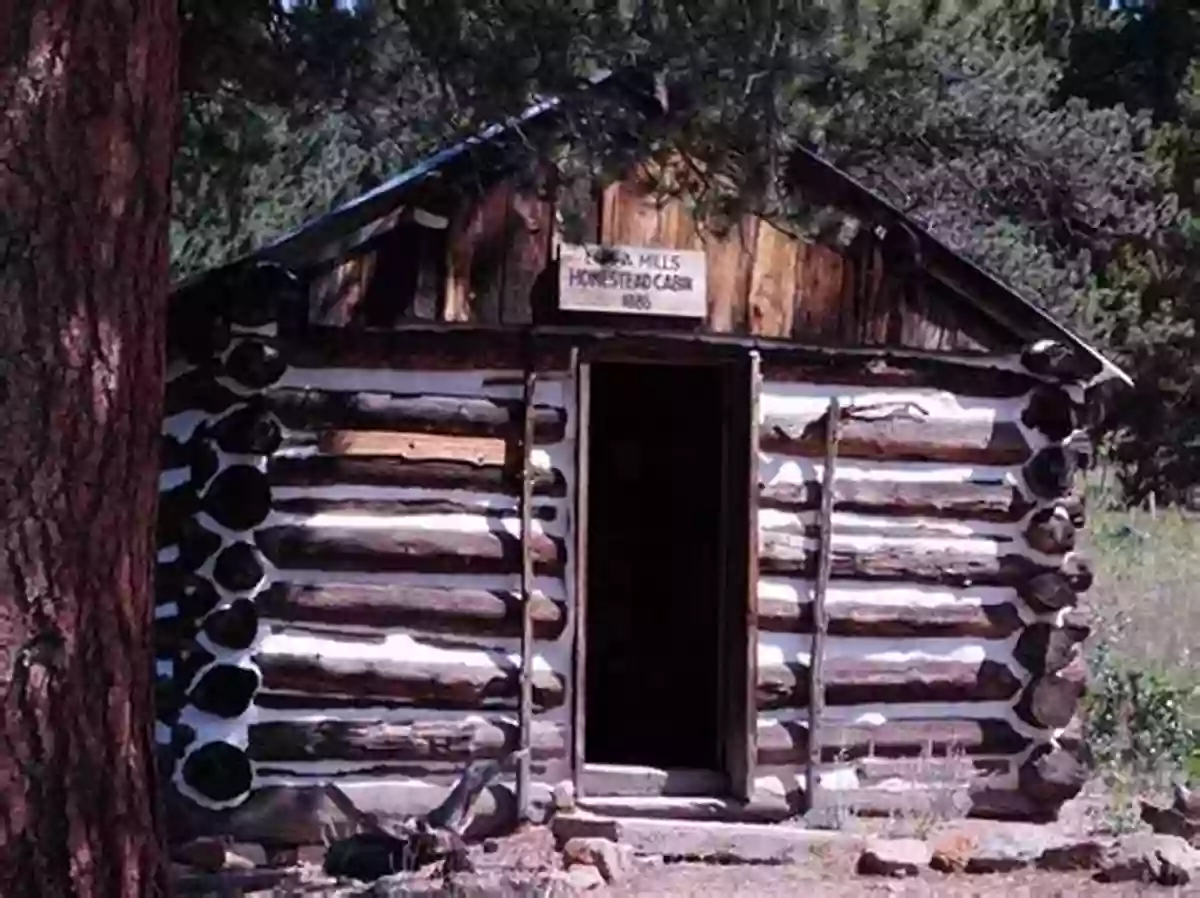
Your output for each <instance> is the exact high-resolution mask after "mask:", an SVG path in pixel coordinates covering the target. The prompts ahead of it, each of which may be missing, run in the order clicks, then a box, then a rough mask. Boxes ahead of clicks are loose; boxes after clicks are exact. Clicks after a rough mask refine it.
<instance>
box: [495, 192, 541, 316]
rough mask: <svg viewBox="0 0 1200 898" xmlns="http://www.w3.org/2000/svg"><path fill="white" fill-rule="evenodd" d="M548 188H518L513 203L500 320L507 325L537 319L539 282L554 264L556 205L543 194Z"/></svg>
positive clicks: (511, 200) (510, 210) (510, 211)
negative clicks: (551, 258)
mask: <svg viewBox="0 0 1200 898" xmlns="http://www.w3.org/2000/svg"><path fill="white" fill-rule="evenodd" d="M543 186H544V185H530V186H528V187H518V188H517V189H514V190H513V192H512V196H511V199H510V201H509V213H508V214H509V230H510V234H509V240H508V258H507V259H506V260H505V263H504V295H503V296H502V298H501V301H500V317H501V320H502V321H503V322H504V323H505V324H527V323H529V322H530V321H532V320H533V317H534V308H535V306H537V305H538V304H539V302H538V301H539V300H540V299H541V297H535V295H534V294H535V290H537V287H538V284H539V281H541V280H543V278H544V275H545V272H546V269H547V266H548V265H549V264H550V240H551V236H552V230H553V226H554V221H553V218H554V213H553V206H552V204H551V203H550V201H549V200H548V199H547V198H546V197H545V196H544V195H543V193H542V192H541V191H542V188H543Z"/></svg>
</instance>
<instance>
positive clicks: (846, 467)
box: [156, 122, 1127, 844]
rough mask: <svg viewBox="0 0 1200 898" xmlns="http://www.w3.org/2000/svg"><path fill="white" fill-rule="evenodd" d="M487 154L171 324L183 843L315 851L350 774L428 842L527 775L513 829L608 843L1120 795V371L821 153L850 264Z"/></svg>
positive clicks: (820, 195) (273, 251)
mask: <svg viewBox="0 0 1200 898" xmlns="http://www.w3.org/2000/svg"><path fill="white" fill-rule="evenodd" d="M527 125H531V123H528V122H527ZM496 140H499V141H500V142H501V143H500V146H501V148H503V142H502V135H501V137H500V138H496ZM491 146H492V145H491V144H489V143H488V142H487V141H483V142H476V143H474V144H468V145H464V146H463V147H457V148H454V149H452V150H450V151H447V152H444V153H442V154H439V156H438V157H435V158H434V159H433V160H431V161H430V162H429V163H427V164H424V165H422V166H419V167H418V168H417V169H415V170H413V171H411V172H407V173H405V174H403V175H401V176H399V177H398V178H396V179H395V180H394V181H392V182H389V183H387V184H385V185H383V186H382V187H380V188H378V189H377V190H375V191H373V192H372V193H370V194H368V195H366V196H364V197H362V198H360V199H359V200H356V201H354V202H352V203H350V204H348V205H347V206H345V207H344V208H341V209H339V210H337V211H335V212H333V213H332V214H330V215H327V216H325V217H324V218H322V219H319V220H317V221H315V222H314V223H312V224H311V225H310V226H308V227H306V228H303V229H301V230H300V231H298V232H297V233H295V234H293V235H291V236H289V237H288V238H286V239H284V240H282V241H280V242H279V243H277V244H275V245H273V246H271V247H269V248H267V249H266V250H264V251H262V252H261V253H259V254H257V255H256V256H254V257H252V258H250V259H247V260H245V261H243V262H241V263H238V264H236V265H233V266H230V267H229V268H226V269H222V270H218V271H213V272H210V273H208V274H206V275H204V276H201V277H198V278H196V279H194V280H193V281H191V282H190V283H188V284H186V285H184V286H183V287H182V288H181V289H180V290H179V291H178V292H177V295H176V296H175V297H174V299H173V306H172V325H171V341H170V342H171V368H170V371H171V373H170V379H169V383H168V387H167V396H166V419H165V424H164V430H163V455H162V467H163V471H162V498H161V511H160V526H159V540H160V543H161V546H160V552H159V567H158V578H157V582H158V608H157V613H156V624H157V635H158V643H157V644H158V674H159V680H158V685H159V700H158V716H159V721H160V725H159V736H160V741H161V743H162V757H163V762H164V765H165V767H166V769H167V770H168V771H169V774H170V777H171V784H172V788H171V793H172V801H173V803H174V807H175V810H174V812H173V813H172V815H171V821H172V824H173V825H174V826H176V827H178V828H179V829H180V830H181V831H187V832H199V831H208V832H222V833H229V834H233V835H235V836H237V837H239V838H243V839H253V840H258V841H264V842H270V843H283V844H296V843H307V842H312V841H316V840H317V839H319V837H320V832H321V829H320V828H321V826H322V825H323V824H325V823H328V822H329V820H330V819H332V818H333V817H336V813H334V812H333V811H331V809H330V806H329V804H328V802H327V800H326V797H325V795H324V793H323V792H322V789H321V784H323V783H326V782H334V783H337V784H338V785H339V786H340V787H341V788H342V789H343V790H344V791H345V793H346V794H347V795H348V796H349V797H350V798H351V799H352V801H353V802H355V803H356V804H357V805H358V806H359V808H360V809H362V810H364V811H369V812H374V813H378V814H381V815H383V816H385V817H386V816H388V815H404V814H408V813H412V812H414V811H420V810H422V809H427V808H429V807H431V806H433V805H434V804H435V803H436V802H437V801H438V800H439V799H440V798H441V797H442V795H443V794H444V791H445V789H446V787H447V785H448V784H450V783H451V782H452V781H453V780H454V778H455V777H456V775H457V773H458V772H459V771H460V770H461V768H462V766H463V764H464V763H465V762H467V761H469V760H471V759H477V758H490V757H499V756H502V755H504V754H505V753H508V752H511V751H513V750H515V749H517V748H519V747H521V746H522V745H525V746H527V747H528V748H529V755H528V758H529V760H528V763H527V768H526V770H525V771H524V772H523V771H522V764H521V763H520V762H519V761H516V760H514V761H513V764H512V765H511V766H512V772H511V774H509V775H507V777H506V778H505V779H504V780H503V782H502V784H501V785H500V786H498V787H496V788H493V789H492V791H491V793H490V794H488V795H486V796H485V797H484V799H483V801H482V802H481V805H480V814H481V816H480V817H479V820H480V821H481V822H483V823H486V822H487V821H489V820H491V819H495V817H496V815H498V814H502V813H503V814H510V813H511V812H512V810H513V807H514V805H513V800H514V799H513V792H512V791H511V790H512V787H513V784H514V783H515V782H516V781H517V780H518V779H520V780H521V781H522V782H521V790H520V791H522V792H523V793H524V794H523V795H522V797H523V798H526V797H527V800H528V803H529V804H528V806H529V808H530V809H531V810H532V812H535V813H542V812H544V811H545V810H546V809H547V808H548V807H549V806H550V804H551V795H552V794H553V791H554V789H555V787H556V786H558V785H559V784H561V783H563V782H567V781H569V782H572V783H573V784H574V786H575V790H576V795H577V806H578V808H579V809H582V810H586V811H592V812H597V813H605V814H640V813H653V814H659V815H662V814H666V815H673V814H677V815H680V816H684V815H701V816H707V817H714V816H729V817H741V818H752V819H768V820H769V819H783V818H787V817H790V816H795V815H797V814H800V813H803V812H804V811H805V810H806V808H808V807H809V806H810V804H822V803H824V804H830V803H836V804H837V805H838V806H842V807H849V808H852V809H857V810H858V811H860V812H862V813H890V812H894V811H901V812H902V811H904V810H906V809H910V808H920V807H921V806H922V803H926V804H927V803H929V802H931V801H942V800H943V799H945V800H949V801H951V802H953V805H954V807H956V808H957V809H959V810H961V811H963V812H969V813H973V814H977V815H987V816H1001V817H1017V818H1026V819H1043V818H1047V817H1053V816H1054V815H1055V814H1056V813H1057V809H1058V808H1059V806H1060V805H1061V804H1062V803H1063V802H1064V801H1065V800H1067V799H1068V798H1070V797H1071V796H1073V795H1074V794H1075V793H1076V792H1077V791H1078V789H1079V788H1080V785H1081V783H1082V778H1083V776H1084V775H1085V773H1086V752H1085V750H1084V747H1083V745H1082V744H1081V737H1080V734H1079V733H1078V731H1077V729H1076V711H1077V707H1078V704H1079V699H1080V696H1081V694H1082V693H1083V691H1084V689H1085V685H1086V682H1085V677H1086V672H1085V670H1084V668H1083V661H1082V659H1081V656H1080V652H1079V644H1080V643H1081V641H1082V640H1083V639H1084V638H1085V637H1086V636H1087V634H1088V628H1087V626H1086V624H1085V623H1083V622H1082V617H1081V615H1080V614H1079V611H1078V603H1079V601H1080V594H1081V593H1082V592H1083V591H1085V590H1086V589H1087V587H1088V585H1089V582H1090V580H1091V573H1090V568H1089V566H1088V564H1087V562H1086V560H1085V559H1083V558H1081V557H1080V556H1079V555H1078V554H1077V553H1076V551H1075V545H1076V541H1077V533H1078V531H1079V530H1080V528H1081V527H1082V526H1083V523H1084V520H1083V519H1084V509H1083V503H1082V500H1081V497H1080V496H1079V494H1078V493H1077V492H1075V477H1074V474H1075V470H1076V468H1077V467H1078V465H1079V464H1080V461H1081V459H1082V457H1083V456H1084V455H1086V440H1082V439H1081V437H1082V435H1083V433H1084V430H1085V428H1087V427H1088V426H1089V423H1091V422H1092V421H1093V416H1094V415H1095V414H1096V411H1095V410H1096V408H1097V406H1098V404H1099V403H1098V397H1099V396H1100V394H1102V393H1105V392H1107V389H1106V386H1108V385H1112V384H1120V383H1121V382H1123V381H1124V382H1127V378H1125V376H1124V375H1123V374H1122V373H1121V372H1120V371H1119V370H1118V369H1116V368H1115V367H1114V366H1113V365H1112V364H1111V363H1110V362H1108V361H1106V360H1105V359H1104V358H1102V357H1101V356H1100V355H1098V354H1097V353H1096V352H1095V351H1094V350H1093V349H1091V348H1089V347H1088V346H1087V345H1085V344H1084V343H1083V342H1082V341H1080V340H1079V339H1078V338H1077V337H1075V336H1073V335H1072V334H1071V333H1069V332H1067V331H1066V330H1064V329H1063V328H1062V327H1061V326H1059V325H1058V324H1056V323H1055V322H1053V321H1051V320H1050V319H1049V318H1047V317H1046V316H1045V315H1044V314H1043V313H1042V312H1040V311H1038V310H1037V309H1036V308H1035V307H1034V306H1032V305H1030V304H1029V303H1028V302H1026V301H1025V300H1023V299H1022V298H1020V297H1019V296H1017V295H1015V294H1014V293H1013V292H1011V291H1010V290H1008V289H1007V288H1005V287H1004V286H1002V285H1001V284H999V283H998V282H996V281H995V280H993V279H992V278H991V277H989V276H988V275H987V274H985V273H983V272H982V271H980V270H979V269H978V268H976V267H974V266H972V265H971V264H970V263H968V262H966V261H965V260H964V259H962V258H961V257H959V256H957V255H955V254H954V253H953V252H951V251H950V250H949V249H947V248H946V247H945V246H944V245H942V244H940V243H938V242H937V241H936V240H934V239H933V238H932V237H930V236H929V235H928V234H926V233H925V232H924V231H923V230H922V229H921V228H920V227H918V226H917V225H915V224H914V223H912V222H910V221H907V220H906V219H905V218H904V217H903V216H902V215H901V214H900V213H898V212H897V211H896V210H895V209H894V208H892V207H890V206H889V205H888V204H887V203H886V202H884V201H883V200H882V199H880V198H879V197H877V196H875V195H873V194H872V193H870V192H869V191H868V190H866V189H864V188H863V187H861V186H860V185H859V184H857V183H855V182H854V181H852V180H851V179H849V178H848V177H847V176H845V175H844V174H842V173H841V172H839V171H837V170H835V169H834V168H832V167H830V166H828V165H827V164H825V163H823V162H822V161H820V160H819V159H817V158H816V157H814V156H811V155H809V154H807V153H801V154H800V155H799V156H798V157H797V160H796V164H795V165H794V166H793V167H792V173H791V174H792V182H793V185H794V188H795V190H797V191H799V192H800V193H801V194H802V195H804V196H812V197H814V198H816V199H817V201H819V202H820V203H822V204H824V205H825V206H827V207H830V208H834V209H836V210H838V212H839V214H840V215H841V216H842V219H841V220H842V222H843V224H844V225H845V224H847V223H848V224H849V225H852V226H853V227H842V228H841V229H840V231H839V234H841V235H842V236H841V237H840V238H839V239H834V240H828V241H823V240H818V239H815V238H813V239H806V238H802V237H800V236H797V235H795V234H791V233H788V232H787V231H785V230H783V229H781V227H778V226H777V225H776V224H774V223H771V222H768V221H765V220H759V219H758V218H756V217H753V216H749V215H747V216H746V217H744V218H743V219H741V220H740V221H738V222H736V223H735V225H734V226H733V227H731V228H729V229H727V230H725V231H723V232H714V231H712V230H710V229H708V228H706V227H705V226H704V225H703V222H700V221H697V220H696V219H694V218H693V217H692V215H691V213H690V212H689V211H688V209H689V207H688V206H687V205H686V204H685V203H684V202H683V201H681V200H679V199H671V200H669V201H663V200H661V199H660V198H659V197H657V196H655V195H653V194H652V193H650V192H648V191H647V189H646V188H645V186H644V184H643V182H642V180H641V178H642V175H641V172H642V171H643V169H641V168H637V169H635V170H633V171H631V172H630V173H629V174H628V175H627V176H626V177H625V178H623V179H621V180H618V181H616V182H613V183H608V184H601V185H597V188H596V190H595V192H594V193H591V194H587V195H585V196H583V197H582V198H581V197H580V196H579V195H578V193H576V194H575V195H573V196H570V197H568V196H567V195H566V193H565V191H562V190H555V189H553V188H552V187H551V186H547V185H546V184H540V185H536V184H535V185H532V186H531V185H529V184H527V183H525V182H524V181H523V180H522V179H520V178H517V177H515V176H512V175H510V173H507V171H506V169H505V168H504V167H503V166H492V167H490V168H488V169H487V172H488V174H487V176H486V177H485V178H480V177H477V176H476V174H477V169H476V168H474V166H476V164H477V159H478V156H477V154H478V153H481V152H483V151H484V150H485V149H487V148H489V147H491ZM568 204H570V208H567V206H568ZM568 213H569V215H568ZM568 218H571V219H572V220H574V221H576V222H580V221H581V222H582V223H583V224H582V225H580V226H578V227H577V228H576V229H575V233H569V230H570V229H569V228H568V227H567V226H566V225H565V224H564V222H565V221H567V219H568ZM847 233H851V234H852V236H850V237H848V238H847V237H846V236H845V235H846V234H847ZM518 774H520V775H518ZM559 792H560V794H561V793H562V790H559Z"/></svg>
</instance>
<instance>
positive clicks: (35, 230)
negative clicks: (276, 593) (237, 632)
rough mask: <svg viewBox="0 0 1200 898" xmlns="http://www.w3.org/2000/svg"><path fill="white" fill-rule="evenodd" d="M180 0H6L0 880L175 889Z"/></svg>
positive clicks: (1, 33)
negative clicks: (162, 774) (169, 456)
mask: <svg viewBox="0 0 1200 898" xmlns="http://www.w3.org/2000/svg"><path fill="white" fill-rule="evenodd" d="M176 57H177V22H176V11H175V0H0V110H2V111H3V115H0V702H2V708H3V721H2V723H0V895H12V896H17V895H22V896H29V898H34V896H54V898H58V896H80V898H83V896H103V898H144V896H153V895H158V894H163V893H165V892H166V891H167V882H166V878H165V868H164V865H163V861H162V858H161V856H160V853H159V848H158V845H159V839H158V827H157V813H156V810H155V805H156V793H155V788H154V763H153V757H154V755H153V741H152V739H153V734H152V727H153V707H152V691H151V678H152V667H153V656H152V653H151V646H150V637H151V626H150V623H151V618H152V607H153V603H152V600H151V592H150V576H151V564H152V561H153V551H154V548H153V545H152V534H153V532H154V526H153V522H154V507H155V501H156V495H155V493H156V480H157V473H156V468H157V464H156V456H157V431H158V423H159V414H160V398H159V397H160V393H161V387H162V380H163V358H162V342H163V341H162V333H163V323H164V317H165V305H164V303H165V296H166V289H167V277H168V267H167V265H168V259H167V254H168V243H167V220H168V219H167V216H168V212H169V179H170V165H171V156H172V151H173V142H174V125H175V114H176V64H177V59H176Z"/></svg>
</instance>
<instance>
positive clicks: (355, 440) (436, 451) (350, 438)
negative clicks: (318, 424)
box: [292, 430, 510, 465]
mask: <svg viewBox="0 0 1200 898" xmlns="http://www.w3.org/2000/svg"><path fill="white" fill-rule="evenodd" d="M292 442H293V444H299V445H305V444H308V445H314V444H315V446H316V448H317V450H318V451H319V452H321V453H322V454H324V455H341V456H347V455H356V456H374V457H379V458H383V457H390V458H402V459H405V460H407V461H417V462H421V461H461V462H466V463H468V464H472V465H503V464H504V463H505V462H506V461H507V459H508V455H509V445H510V444H509V443H508V442H507V441H506V440H504V439H501V438H499V437H463V436H444V435H442V434H440V433H403V432H396V431H392V430H324V431H320V432H318V433H316V434H315V435H314V437H313V439H312V441H311V442H310V441H307V440H303V439H301V440H294V441H292Z"/></svg>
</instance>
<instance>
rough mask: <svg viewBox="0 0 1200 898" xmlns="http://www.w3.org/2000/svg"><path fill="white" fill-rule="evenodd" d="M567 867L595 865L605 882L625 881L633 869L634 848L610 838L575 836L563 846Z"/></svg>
mask: <svg viewBox="0 0 1200 898" xmlns="http://www.w3.org/2000/svg"><path fill="white" fill-rule="evenodd" d="M563 860H565V861H566V864H567V867H568V868H570V867H575V866H577V865H583V866H590V867H595V868H596V869H597V870H599V871H600V875H601V876H603V877H604V880H605V882H609V883H616V882H623V881H624V880H625V879H627V878H628V876H629V874H630V873H631V872H632V871H633V867H634V860H633V849H632V848H631V847H630V846H628V845H622V844H621V843H620V842H610V841H609V840H608V839H586V838H575V839H570V840H568V842H567V844H566V845H564V846H563Z"/></svg>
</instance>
